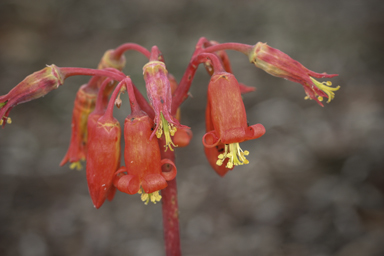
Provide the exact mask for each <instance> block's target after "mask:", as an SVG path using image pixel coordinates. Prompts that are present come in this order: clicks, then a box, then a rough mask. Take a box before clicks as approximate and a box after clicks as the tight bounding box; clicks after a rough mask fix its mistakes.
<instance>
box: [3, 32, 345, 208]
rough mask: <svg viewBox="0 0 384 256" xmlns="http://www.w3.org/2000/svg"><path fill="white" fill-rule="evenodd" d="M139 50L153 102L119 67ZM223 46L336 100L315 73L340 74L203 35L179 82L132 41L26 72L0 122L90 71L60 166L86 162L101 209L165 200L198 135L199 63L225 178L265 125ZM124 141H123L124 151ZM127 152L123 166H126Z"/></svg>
mask: <svg viewBox="0 0 384 256" xmlns="http://www.w3.org/2000/svg"><path fill="white" fill-rule="evenodd" d="M127 50H135V51H138V52H140V53H141V54H143V55H144V56H145V57H147V59H148V62H147V63H145V64H144V65H143V79H144V82H145V85H146V92H147V98H148V101H147V100H146V99H145V97H144V96H143V95H142V94H141V93H140V91H139V90H137V88H136V87H135V85H134V84H133V82H132V81H131V79H130V77H129V76H127V75H125V74H124V73H123V72H122V71H121V70H123V68H124V66H125V57H124V55H123V54H124V52H125V51H127ZM225 50H236V51H240V52H242V53H244V54H246V55H247V56H248V58H249V60H250V61H251V62H252V63H254V64H255V65H256V67H258V68H261V69H263V70H264V71H266V72H268V73H269V74H271V75H274V76H277V77H282V78H285V79H288V80H291V81H294V82H298V83H301V84H302V85H303V86H304V90H305V92H306V94H307V97H308V98H310V99H314V100H316V101H317V102H318V103H319V104H320V105H322V104H321V101H322V100H323V98H324V97H326V98H328V102H329V101H330V100H332V99H333V98H334V91H336V90H338V89H339V87H336V88H333V87H330V86H331V85H332V83H331V82H318V81H317V80H315V79H314V78H330V77H334V76H336V75H328V74H326V73H322V74H320V73H315V72H313V71H310V70H308V69H307V68H305V67H304V66H303V65H301V64H300V63H299V62H297V61H295V60H293V59H292V58H290V57H289V56H288V55H286V54H285V53H282V52H281V51H279V50H277V49H274V48H272V47H270V46H268V45H267V44H264V43H257V44H256V45H254V46H252V45H244V44H237V43H223V44H220V43H218V42H215V41H208V40H207V39H205V38H201V39H200V40H199V41H198V43H197V45H196V48H195V51H194V53H193V55H192V58H191V60H190V62H189V65H188V67H187V69H186V71H185V74H184V75H183V77H182V79H181V80H180V82H179V83H177V81H176V79H175V78H174V77H173V76H172V75H171V74H170V73H169V72H168V70H167V67H166V63H165V62H164V58H163V56H162V53H161V52H160V50H159V49H158V48H157V47H156V46H153V47H152V49H151V51H148V50H147V49H146V48H144V47H142V46H140V45H137V44H132V43H127V44H123V45H121V46H119V47H117V48H116V49H113V50H108V51H107V52H106V53H105V54H104V56H103V57H102V59H101V61H100V63H99V65H98V69H86V68H71V67H64V68H62V67H57V66H55V65H51V66H47V67H46V68H44V69H42V70H40V71H38V72H35V73H33V74H31V75H29V76H28V77H26V78H25V79H24V80H23V81H22V82H21V83H19V84H18V85H17V86H16V87H15V88H13V89H12V90H11V91H10V92H9V93H8V94H6V95H4V96H0V125H3V126H4V125H5V124H10V123H11V119H10V117H9V113H10V110H11V109H12V108H13V107H14V106H16V105H18V104H20V103H24V102H27V101H30V100H33V99H37V98H39V97H42V96H44V95H45V94H47V93H48V92H50V91H51V90H53V89H57V88H59V86H60V85H62V84H63V83H64V80H65V79H66V78H68V77H70V76H74V75H88V76H91V79H90V80H89V82H88V83H87V84H85V85H82V86H81V87H80V89H79V91H78V92H77V95H76V99H75V103H74V108H73V116H72V126H71V127H72V135H71V139H70V145H69V148H68V151H67V153H66V155H65V156H64V158H63V160H62V162H61V163H60V165H64V164H66V163H67V162H69V163H70V168H72V169H73V168H76V169H81V168H82V164H81V162H82V161H86V177H87V182H88V188H89V193H90V195H91V199H92V201H93V204H94V206H95V207H96V208H99V207H100V206H101V205H102V204H103V203H104V201H105V200H106V199H108V200H112V199H113V197H114V195H115V193H116V190H119V191H121V192H124V193H127V194H130V195H133V194H140V195H141V200H142V201H144V202H145V204H148V202H153V203H156V202H159V201H160V200H161V198H162V196H161V194H160V191H161V190H163V189H165V188H166V187H167V186H168V182H170V181H172V180H173V179H175V177H176V174H177V168H176V165H175V163H174V161H173V159H174V157H173V156H174V155H173V154H174V150H175V148H177V147H184V146H187V145H188V144H189V142H190V140H191V138H192V132H191V131H190V128H189V127H187V126H185V125H182V124H180V117H181V114H180V113H181V111H180V105H181V104H182V102H183V101H184V100H186V99H187V98H188V96H189V92H188V91H189V88H190V86H191V83H192V80H193V77H194V75H195V72H196V70H197V67H198V66H199V65H200V64H204V66H205V68H206V70H207V72H208V74H209V75H210V76H211V78H210V81H209V83H208V86H207V96H208V97H207V98H208V102H207V105H206V106H207V107H206V111H205V121H206V133H205V135H204V136H203V137H202V144H203V146H204V151H205V155H206V158H207V160H208V162H209V163H210V165H211V167H212V168H213V169H214V170H215V171H216V172H217V173H218V174H219V175H220V176H224V175H225V174H226V173H228V171H230V170H232V169H234V167H236V166H240V165H245V164H248V163H249V162H250V160H251V159H252V154H251V153H250V152H249V151H248V150H242V149H241V147H240V143H242V142H244V141H248V140H253V139H257V138H259V137H261V136H262V135H263V134H264V133H265V128H264V126H263V125H261V124H254V125H249V123H248V121H247V115H246V111H245V107H244V103H243V99H242V94H244V93H248V92H252V91H254V90H255V88H254V87H249V86H246V85H244V84H241V83H239V82H238V81H237V79H236V78H235V76H234V74H233V72H232V69H231V64H230V60H229V58H228V56H227V54H226V52H225ZM125 91H127V93H128V96H129V103H130V107H131V113H130V115H128V116H127V118H126V119H125V121H124V128H123V131H122V129H121V126H120V123H119V121H118V120H117V119H116V118H114V116H113V111H114V107H115V106H117V107H118V108H120V106H121V104H122V99H121V97H120V95H121V94H122V93H123V92H125ZM122 139H123V140H124V142H125V147H124V151H123V152H122V149H121V141H122ZM121 155H123V157H124V162H125V165H124V166H120V159H121Z"/></svg>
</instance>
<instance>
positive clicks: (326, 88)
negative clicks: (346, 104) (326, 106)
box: [309, 77, 340, 103]
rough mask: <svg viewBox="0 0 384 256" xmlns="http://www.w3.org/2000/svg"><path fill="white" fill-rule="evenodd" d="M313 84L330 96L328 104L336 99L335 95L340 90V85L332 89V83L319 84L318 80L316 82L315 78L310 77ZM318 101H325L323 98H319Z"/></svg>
mask: <svg viewBox="0 0 384 256" xmlns="http://www.w3.org/2000/svg"><path fill="white" fill-rule="evenodd" d="M309 78H310V79H311V80H312V82H313V84H314V85H315V86H316V87H317V88H318V89H319V90H321V91H323V92H324V93H325V94H326V95H327V96H328V101H327V103H329V102H331V100H333V99H334V98H335V93H334V91H337V90H339V89H340V85H338V86H337V87H331V85H332V82H331V81H326V82H319V81H317V80H315V79H314V78H313V77H309ZM317 99H318V100H319V101H323V97H322V96H320V95H319V96H318V97H317Z"/></svg>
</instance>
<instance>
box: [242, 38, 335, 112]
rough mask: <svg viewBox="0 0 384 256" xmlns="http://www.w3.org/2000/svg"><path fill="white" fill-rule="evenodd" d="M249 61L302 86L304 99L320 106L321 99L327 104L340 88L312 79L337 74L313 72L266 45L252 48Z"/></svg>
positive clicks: (261, 44)
mask: <svg viewBox="0 0 384 256" xmlns="http://www.w3.org/2000/svg"><path fill="white" fill-rule="evenodd" d="M249 61H250V62H252V63H254V64H255V65H256V67H258V68H261V69H262V70H264V71H265V72H267V73H269V74H271V75H273V76H277V77H282V78H285V79H288V80H290V81H293V82H297V83H300V84H302V85H303V87H304V90H305V93H306V94H307V97H306V99H307V98H310V99H313V100H315V101H316V102H317V103H319V104H320V106H323V104H322V103H321V101H322V100H323V97H326V98H328V103H329V102H330V101H331V100H332V99H333V98H334V97H335V93H334V91H337V90H338V89H339V88H340V86H337V87H335V88H334V87H330V86H331V85H332V83H331V82H330V81H327V82H322V83H321V82H318V81H316V80H315V79H314V77H315V78H331V77H335V76H337V74H327V73H316V72H313V71H311V70H309V69H307V68H306V67H304V66H303V65H302V64H300V63H299V62H298V61H296V60H294V59H292V58H291V57H289V56H288V55H287V54H285V53H283V52H281V51H280V50H278V49H275V48H272V47H270V46H269V45H267V44H266V43H261V42H259V43H257V44H256V45H255V46H254V48H253V50H252V52H251V53H250V54H249Z"/></svg>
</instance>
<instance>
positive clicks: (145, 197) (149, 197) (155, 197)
mask: <svg viewBox="0 0 384 256" xmlns="http://www.w3.org/2000/svg"><path fill="white" fill-rule="evenodd" d="M137 193H139V194H141V201H143V202H144V204H145V205H148V203H149V201H151V202H152V203H154V204H156V203H157V202H160V200H161V195H160V194H159V191H155V192H153V193H149V194H147V193H145V192H144V189H143V188H140V189H139V192H137Z"/></svg>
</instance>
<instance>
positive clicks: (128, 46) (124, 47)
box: [113, 43, 151, 60]
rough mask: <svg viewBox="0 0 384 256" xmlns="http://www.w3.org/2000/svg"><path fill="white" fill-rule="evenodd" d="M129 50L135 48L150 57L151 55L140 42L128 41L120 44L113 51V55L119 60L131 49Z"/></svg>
mask: <svg viewBox="0 0 384 256" xmlns="http://www.w3.org/2000/svg"><path fill="white" fill-rule="evenodd" d="M129 50H134V51H137V52H140V53H141V54H143V55H144V56H145V57H147V58H148V59H149V57H150V55H151V53H150V52H149V51H148V50H147V49H146V48H144V47H143V46H141V45H139V44H134V43H126V44H122V45H120V46H119V47H117V48H116V49H115V50H114V51H113V57H115V58H116V59H117V60H119V59H120V58H121V56H122V55H123V54H124V52H126V51H129Z"/></svg>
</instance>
